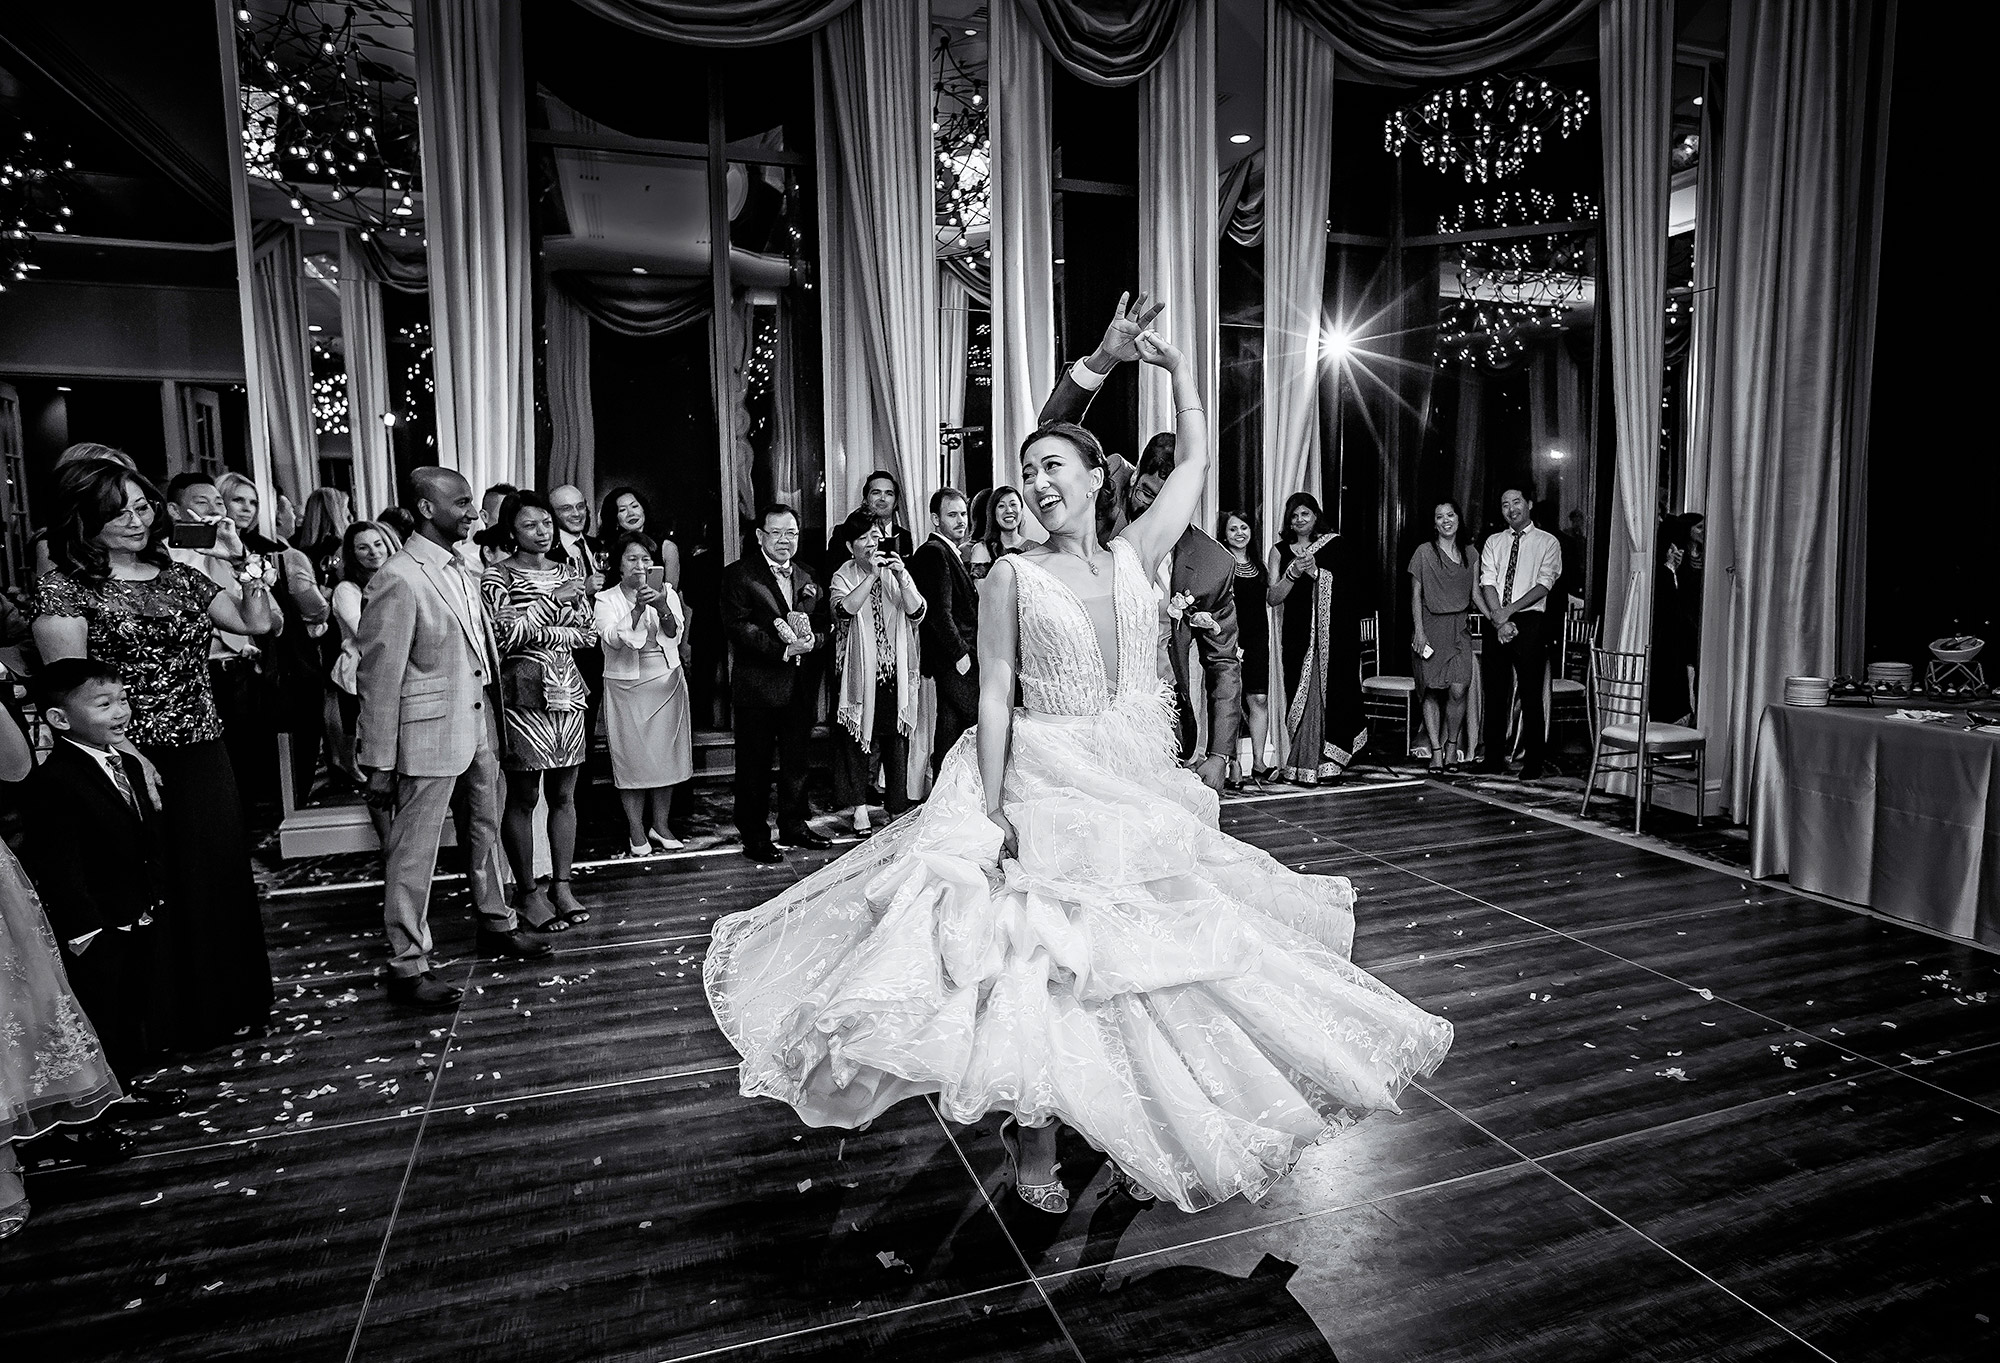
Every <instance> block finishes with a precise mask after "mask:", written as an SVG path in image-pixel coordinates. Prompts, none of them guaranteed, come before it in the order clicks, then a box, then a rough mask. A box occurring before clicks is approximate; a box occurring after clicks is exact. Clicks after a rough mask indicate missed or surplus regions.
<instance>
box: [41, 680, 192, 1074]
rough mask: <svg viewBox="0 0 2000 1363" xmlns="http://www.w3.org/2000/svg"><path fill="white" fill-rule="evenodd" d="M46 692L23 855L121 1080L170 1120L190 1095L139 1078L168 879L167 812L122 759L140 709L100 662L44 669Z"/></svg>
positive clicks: (154, 1021)
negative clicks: (45, 731)
mask: <svg viewBox="0 0 2000 1363" xmlns="http://www.w3.org/2000/svg"><path fill="white" fill-rule="evenodd" d="M36 684H37V686H38V688H39V690H40V691H41V702H42V713H43V716H44V717H45V718H46V719H47V720H48V723H49V727H50V728H51V729H53V730H55V732H56V741H55V746H54V748H53V749H51V750H50V752H49V755H48V757H47V758H46V759H45V760H44V761H43V762H42V764H41V765H40V766H38V767H36V768H35V770H34V771H33V772H32V773H30V774H29V776H28V778H27V781H26V782H25V783H24V794H25V795H26V797H27V798H26V800H25V801H24V805H25V808H24V809H23V811H22V814H23V817H24V819H25V822H26V832H27V838H26V839H25V841H24V842H23V844H22V847H21V854H22V858H23V861H24V862H25V864H26V866H27V868H28V870H29V873H30V874H31V875H33V876H34V878H35V883H36V885H37V887H38V888H39V889H40V891H41V896H42V910H43V912H44V913H46V914H47V915H48V919H49V925H50V927H51V928H53V929H54V930H55V935H56V940H57V942H59V943H60V944H61V948H62V959H63V967H64V969H65V970H67V971H68V973H69V979H70V987H71V988H72V989H73V990H74V991H75V992H76V997H77V1002H78V1003H80V1004H81V1005H82V1006H83V1011H84V1015H85V1016H86V1017H88V1018H89V1019H90V1024H91V1026H92V1027H93V1028H95V1029H96V1031H97V1036H98V1040H99V1041H101V1042H102V1043H103V1045H104V1058H105V1059H106V1060H107V1061H108V1062H109V1063H110V1066H111V1070H112V1073H113V1074H115V1075H117V1076H118V1082H119V1084H120V1086H121V1087H123V1088H124V1090H125V1092H126V1094H127V1095H128V1096H129V1097H130V1098H131V1099H132V1101H133V1104H134V1105H135V1106H137V1107H140V1108H143V1109H147V1110H151V1111H159V1112H171V1111H173V1110H174V1109H176V1108H178V1107H179V1106H180V1105H181V1104H183V1103H184V1102H186V1101H187V1094H186V1093H185V1092H183V1091H181V1090H178V1089H168V1088H157V1087H153V1086H150V1085H147V1084H142V1083H138V1082H136V1081H135V1076H136V1075H139V1074H142V1073H144V1072H145V1071H146V1070H148V1069H149V1068H152V1065H151V1063H150V1062H151V1061H152V1059H153V1057H154V1056H155V1055H156V1054H157V1052H158V1050H159V1043H158V1036H159V1033H160V1024H161V1020H162V1012H161V1010H160V1008H159V1006H158V1001H159V1000H160V998H161V994H162V990H161V988H160V986H161V983H162V980H161V971H162V970H163V969H164V968H165V966H164V962H163V959H162V957H161V955H160V948H159V941H158V934H157V933H156V931H155V930H154V924H155V920H156V919H157V918H159V917H161V916H163V915H164V914H165V912H166V892H167V872H166V849H165V845H164V844H163V842H162V840H161V838H162V835H161V831H160V811H159V809H158V807H157V806H155V805H154V803H153V800H152V797H151V796H150V795H149V794H148V793H147V791H146V779H145V776H144V774H143V772H142V770H141V767H140V765H139V759H138V758H136V757H134V756H133V755H132V754H131V753H129V752H125V751H121V748H122V746H123V745H124V743H125V728H126V725H127V724H128V723H130V721H131V718H132V706H131V702H130V701H128V700H127V699H126V696H125V684H124V682H122V681H121V680H120V679H119V676H118V671H117V669H116V668H114V667H112V666H111V665H110V664H108V663H103V662H99V661H97V660H96V659H94V658H57V659H54V660H52V661H50V662H47V663H44V664H43V666H42V670H41V672H40V674H39V675H38V676H37V678H36ZM188 797H189V798H199V797H200V793H199V792H196V791H190V792H188Z"/></svg>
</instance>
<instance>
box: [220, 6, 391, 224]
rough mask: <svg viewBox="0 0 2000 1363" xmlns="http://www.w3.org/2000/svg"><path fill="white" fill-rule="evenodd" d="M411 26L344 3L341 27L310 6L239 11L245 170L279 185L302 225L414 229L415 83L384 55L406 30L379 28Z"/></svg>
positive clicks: (378, 9) (376, 9) (382, 11)
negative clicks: (389, 34) (359, 13)
mask: <svg viewBox="0 0 2000 1363" xmlns="http://www.w3.org/2000/svg"><path fill="white" fill-rule="evenodd" d="M357 8H360V9H362V10H363V12H364V16H365V17H364V18H363V19H362V20H361V22H360V23H357V22H356V17H355V15H356V10H357ZM412 22H413V21H412V19H411V17H410V15H409V14H408V13H407V12H398V10H397V9H396V8H395V7H393V6H387V5H368V6H359V7H357V6H354V5H348V6H346V7H344V9H343V12H342V18H341V21H340V22H339V23H338V24H332V23H329V22H327V21H326V20H324V19H322V18H321V17H320V7H319V6H315V5H301V4H287V5H285V6H284V7H283V9H282V10H281V11H279V12H277V13H275V14H268V15H264V16H258V15H254V14H253V13H252V12H251V11H250V10H248V9H240V10H238V11H237V12H236V53H237V62H238V68H239V73H240V79H241V84H242V89H243V100H242V105H243V163H244V166H245V168H246V169H247V170H248V171H249V173H250V174H251V175H253V176H256V177H257V178H259V179H262V180H265V181H268V182H270V183H271V184H272V185H274V186H275V187H276V188H278V189H279V190H280V191H282V192H283V193H284V194H285V195H286V197H287V198H288V199H289V201H290V203H291V206H292V207H293V208H294V209H296V210H298V211H299V213H300V214H301V215H302V216H303V217H304V220H305V222H306V224H307V225H308V226H311V225H313V224H314V223H316V222H317V221H318V219H319V218H320V217H325V218H326V219H327V220H328V221H329V222H331V223H335V224H339V225H343V226H350V227H359V228H361V229H363V236H364V237H365V236H367V235H368V233H369V232H371V231H382V230H385V229H387V228H389V227H392V226H393V227H397V228H399V229H403V230H407V229H408V228H410V227H412V226H417V225H419V224H418V223H417V220H416V207H415V199H414V197H413V196H414V194H415V193H416V192H417V183H418V180H419V178H420V174H421V153H420V144H419V141H418V134H417V109H416V105H417V98H416V90H415V87H414V85H413V84H412V83H411V82H410V81H409V80H408V79H407V78H405V77H403V76H402V75H401V74H400V73H399V72H398V71H397V69H396V67H395V65H394V64H393V63H392V62H390V61H387V60H383V58H386V57H389V56H391V55H392V54H393V53H394V52H396V51H399V50H407V49H408V46H409V45H408V42H407V41H404V39H406V38H407V36H408V35H407V34H403V35H397V36H396V37H395V39H394V40H391V39H389V38H386V37H385V36H384V35H383V34H382V33H381V30H383V29H392V28H393V29H408V28H409V27H411V25H412ZM323 200H327V201H330V202H323Z"/></svg>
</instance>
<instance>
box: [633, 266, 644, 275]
mask: <svg viewBox="0 0 2000 1363" xmlns="http://www.w3.org/2000/svg"><path fill="white" fill-rule="evenodd" d="M632 273H633V274H644V273H646V267H645V266H644V265H634V266H633V267H632Z"/></svg>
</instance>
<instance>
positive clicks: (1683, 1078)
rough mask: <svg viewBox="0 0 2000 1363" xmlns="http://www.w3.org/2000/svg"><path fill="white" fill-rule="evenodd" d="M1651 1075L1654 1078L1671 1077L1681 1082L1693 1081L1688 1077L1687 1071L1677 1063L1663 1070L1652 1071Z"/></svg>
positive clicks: (1688, 1082)
mask: <svg viewBox="0 0 2000 1363" xmlns="http://www.w3.org/2000/svg"><path fill="white" fill-rule="evenodd" d="M1653 1077H1654V1078H1655V1079H1672V1080H1675V1081H1676V1082H1678V1083H1682V1084H1692V1083H1693V1082H1694V1080H1692V1079H1690V1078H1688V1075H1687V1071H1686V1070H1684V1069H1682V1068H1681V1067H1680V1066H1679V1065H1674V1066H1671V1067H1669V1068H1667V1069H1664V1070H1655V1071H1653Z"/></svg>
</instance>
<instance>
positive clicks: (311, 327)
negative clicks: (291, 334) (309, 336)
mask: <svg viewBox="0 0 2000 1363" xmlns="http://www.w3.org/2000/svg"><path fill="white" fill-rule="evenodd" d="M306 330H307V331H324V330H326V328H324V327H322V326H321V325H320V324H319V323H318V322H308V323H306Z"/></svg>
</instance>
